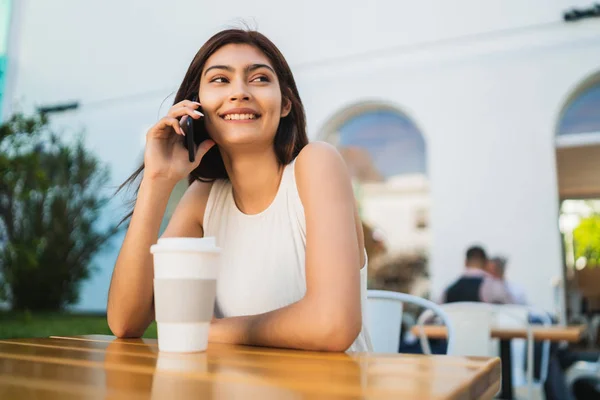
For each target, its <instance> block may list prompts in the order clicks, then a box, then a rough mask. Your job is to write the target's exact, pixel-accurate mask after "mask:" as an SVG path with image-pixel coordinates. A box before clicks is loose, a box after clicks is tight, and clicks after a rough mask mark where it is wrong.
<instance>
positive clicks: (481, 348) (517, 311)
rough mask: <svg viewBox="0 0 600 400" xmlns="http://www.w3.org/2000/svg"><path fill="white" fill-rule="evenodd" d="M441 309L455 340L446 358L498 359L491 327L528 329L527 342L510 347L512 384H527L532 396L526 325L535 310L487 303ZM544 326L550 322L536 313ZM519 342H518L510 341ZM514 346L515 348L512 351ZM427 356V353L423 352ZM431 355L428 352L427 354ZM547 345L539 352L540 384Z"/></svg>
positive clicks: (529, 339) (544, 373)
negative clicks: (525, 363)
mask: <svg viewBox="0 0 600 400" xmlns="http://www.w3.org/2000/svg"><path fill="white" fill-rule="evenodd" d="M441 307H442V309H443V310H444V311H445V312H446V314H447V315H448V316H449V317H450V319H451V320H452V324H453V325H454V329H455V335H456V340H455V342H454V347H453V350H452V352H448V354H449V355H463V356H488V357H489V356H497V355H498V350H497V349H498V345H497V343H498V341H497V340H492V338H491V329H492V328H493V327H504V328H524V329H526V330H527V340H526V341H525V342H521V343H523V344H524V345H523V346H513V349H511V351H512V353H513V365H512V367H513V381H516V383H517V384H522V383H524V382H523V381H524V380H525V381H526V382H527V383H528V386H529V390H530V393H531V390H532V386H531V384H532V383H533V332H532V329H531V325H530V323H529V315H530V313H531V312H534V311H536V310H534V309H532V308H530V307H527V306H522V305H513V304H510V305H508V304H507V305H496V304H486V303H471V302H464V303H460V302H459V303H449V304H443V305H442V306H441ZM537 315H539V316H540V319H541V320H542V323H543V324H544V325H550V324H551V319H550V317H548V315H547V314H544V313H538V314H537ZM430 316H431V313H430V312H427V311H426V312H424V313H423V314H421V316H419V318H418V320H417V325H422V324H423V323H424V322H425V321H426V320H427V319H428V318H430ZM426 342H427V339H426V337H424V336H422V337H421V343H422V345H423V346H422V347H423V349H424V350H428V348H429V347H428V345H426ZM513 342H518V340H513ZM515 347H516V348H515ZM426 353H427V352H426ZM429 353H430V352H429ZM525 359H526V360H527V371H526V377H525V376H523V370H522V365H523V361H524V360H525ZM548 359H549V342H545V343H544V345H543V349H542V363H541V364H542V365H541V377H540V378H541V379H540V381H541V382H544V381H545V379H546V376H547V372H548Z"/></svg>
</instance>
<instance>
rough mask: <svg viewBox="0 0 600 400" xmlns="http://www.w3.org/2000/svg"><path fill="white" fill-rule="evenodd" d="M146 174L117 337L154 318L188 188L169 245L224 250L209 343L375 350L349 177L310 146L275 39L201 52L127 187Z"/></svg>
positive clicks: (231, 37)
mask: <svg viewBox="0 0 600 400" xmlns="http://www.w3.org/2000/svg"><path fill="white" fill-rule="evenodd" d="M196 99H198V100H199V101H198V102H196V101H194V100H196ZM200 107H201V109H202V112H201V113H200V112H198V110H199V109H200ZM187 118H192V119H194V126H198V125H199V124H201V126H202V128H203V129H200V130H196V129H194V130H195V132H200V133H199V134H197V136H196V137H195V142H196V144H197V145H198V147H197V150H196V158H195V161H194V162H190V161H189V160H188V157H187V151H186V149H185V148H184V146H183V144H182V143H183V140H182V136H183V135H184V133H183V131H182V129H181V127H180V123H181V120H182V119H187ZM142 172H143V178H142V180H141V183H140V185H139V187H138V191H137V200H136V204H135V207H134V210H133V211H132V213H131V214H130V216H131V221H130V224H129V229H128V231H127V235H126V237H125V240H124V242H123V245H122V248H121V251H120V254H119V257H118V259H117V263H116V265H115V269H114V273H113V278H112V282H111V288H110V292H109V301H108V322H109V325H110V328H111V330H112V331H113V333H115V334H116V335H117V336H122V337H123V336H128V337H131V336H140V335H141V334H142V333H143V332H144V330H145V329H146V327H147V326H148V324H149V323H150V322H151V321H152V320H153V318H154V306H153V292H152V280H153V268H152V266H153V260H152V258H151V255H150V252H149V248H150V246H151V245H152V244H153V243H156V241H157V238H158V233H159V228H160V222H161V219H162V217H163V215H164V212H165V209H166V206H167V201H168V199H169V195H170V194H171V192H172V191H173V188H174V187H175V185H176V183H177V182H178V181H180V180H181V179H182V178H184V177H185V176H187V177H188V181H189V183H190V185H189V188H188V189H187V190H186V193H185V194H184V195H183V198H182V199H181V201H180V202H179V204H178V205H177V208H176V209H175V211H174V213H173V216H172V218H171V220H170V221H169V224H168V226H167V228H166V230H165V232H164V234H163V237H177V236H178V237H203V236H214V237H216V240H217V243H218V244H219V246H220V247H222V249H223V252H222V269H221V271H220V273H219V280H218V283H217V296H216V309H215V317H216V318H214V319H213V321H212V323H211V327H210V334H209V340H210V341H213V342H227V343H235V344H248V345H258V346H274V347H288V348H296V349H305V350H328V351H344V350H357V351H365V350H368V349H369V345H368V342H369V341H368V335H367V332H366V330H365V328H364V324H363V321H362V311H361V310H362V308H363V306H364V302H365V301H366V276H367V275H366V263H367V261H366V257H365V251H364V240H363V234H362V226H361V222H360V220H359V218H358V214H357V209H356V206H355V202H354V197H353V192H352V186H351V183H350V178H349V174H348V172H347V170H346V167H345V164H344V161H343V159H342V158H341V156H340V155H339V154H338V153H337V151H336V150H335V149H334V148H333V147H332V146H329V145H327V144H324V143H311V144H308V139H307V135H306V122H305V115H304V108H303V105H302V102H301V100H300V96H299V94H298V89H297V88H296V83H295V81H294V77H293V75H292V72H291V70H290V68H289V66H288V64H287V62H286V61H285V58H284V57H283V55H282V54H281V53H280V51H279V50H278V49H277V47H275V45H274V44H273V43H272V42H271V41H270V40H269V39H267V38H266V37H265V36H263V35H262V34H260V33H258V32H255V31H243V30H226V31H222V32H220V33H218V34H216V35H215V36H213V37H212V38H211V39H209V40H208V42H207V43H206V44H205V45H204V46H202V48H201V49H200V50H199V51H198V53H197V54H196V56H195V57H194V59H193V60H192V62H191V64H190V66H189V68H188V71H187V73H186V75H185V77H184V79H183V82H182V83H181V86H180V88H179V90H178V92H177V95H176V98H175V102H174V105H173V107H172V108H171V109H170V111H169V113H168V115H167V116H166V117H164V118H163V119H161V120H160V121H159V122H158V123H157V124H156V125H155V126H154V127H152V128H151V129H150V130H149V131H148V134H147V139H146V150H145V155H144V165H142V166H141V167H140V169H138V171H136V173H134V174H133V175H132V176H131V177H130V178H129V179H128V180H127V181H126V182H125V184H128V183H132V182H134V181H135V180H136V178H137V177H138V176H139V175H140V174H141V173H142ZM125 184H124V185H125Z"/></svg>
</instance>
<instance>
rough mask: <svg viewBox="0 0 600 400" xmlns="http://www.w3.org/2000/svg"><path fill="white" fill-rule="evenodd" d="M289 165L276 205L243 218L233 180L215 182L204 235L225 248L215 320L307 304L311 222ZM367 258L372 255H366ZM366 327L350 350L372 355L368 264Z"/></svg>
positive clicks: (363, 287)
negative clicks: (308, 223) (368, 323)
mask: <svg viewBox="0 0 600 400" xmlns="http://www.w3.org/2000/svg"><path fill="white" fill-rule="evenodd" d="M294 164H295V161H294V162H292V163H290V164H288V165H287V166H286V167H285V169H284V172H283V176H282V178H281V183H280V185H279V189H278V190H277V194H276V195H275V198H274V199H273V202H272V203H271V205H269V207H268V208H267V209H266V210H264V211H263V212H261V213H259V214H255V215H247V214H244V213H242V212H241V211H240V210H239V209H238V208H237V205H236V204H235V201H234V199H233V191H232V186H231V183H230V182H229V181H226V180H217V181H215V182H214V183H213V185H212V188H211V190H210V194H209V197H208V202H207V203H206V210H205V212H204V222H203V227H204V235H205V236H214V237H215V238H216V241H217V245H219V246H221V247H222V249H223V250H222V253H221V259H222V264H221V265H222V269H221V271H220V274H219V280H218V282H217V299H216V305H215V315H216V316H217V317H219V318H222V317H235V316H242V315H255V314H262V313H266V312H269V311H273V310H276V309H278V308H282V307H285V306H287V305H289V304H292V303H295V302H296V301H298V300H300V299H302V298H303V297H304V294H305V293H306V274H305V266H304V260H305V254H306V219H305V217H304V207H303V206H302V202H301V201H300V196H299V194H298V189H297V187H296V179H295V174H294ZM365 256H366V254H365ZM360 281H361V282H360V283H361V306H362V307H361V308H362V313H363V314H362V315H363V326H362V330H361V332H360V334H359V335H358V337H357V338H356V340H355V341H354V343H353V344H352V346H350V348H349V349H348V351H369V350H370V349H371V345H370V340H369V336H368V333H367V330H366V327H365V319H366V313H365V312H366V301H367V297H366V296H367V261H366V259H365V265H364V266H363V268H361V270H360Z"/></svg>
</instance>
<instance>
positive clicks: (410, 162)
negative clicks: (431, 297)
mask: <svg viewBox="0 0 600 400" xmlns="http://www.w3.org/2000/svg"><path fill="white" fill-rule="evenodd" d="M322 134H323V136H324V138H325V140H327V141H329V142H331V143H334V144H335V145H336V146H337V148H338V150H339V151H340V153H341V154H342V156H343V157H344V160H345V161H346V164H347V166H348V169H349V171H350V174H351V176H352V178H353V181H354V186H355V195H356V199H357V201H358V204H359V213H360V217H361V219H362V221H363V225H364V226H365V235H367V233H368V234H369V235H371V236H372V237H366V236H365V237H366V240H367V241H368V240H371V239H373V241H374V242H381V243H380V244H381V245H380V246H373V245H372V244H371V245H370V244H369V243H367V252H369V251H370V252H371V254H369V256H370V257H371V259H373V256H376V257H378V256H380V255H381V256H384V255H386V254H387V256H397V259H395V261H394V262H395V263H396V264H398V265H400V264H402V265H404V264H406V263H411V262H413V261H414V260H416V259H418V260H419V262H421V261H422V260H423V259H422V258H419V257H422V256H423V255H424V254H426V253H427V252H428V249H429V244H430V235H429V232H430V229H429V211H430V192H429V182H428V179H427V151H426V144H425V139H424V137H423V135H422V134H421V131H420V130H419V128H418V127H417V126H416V124H415V123H414V122H413V121H412V120H411V119H410V118H409V117H408V116H407V115H406V114H404V113H402V112H400V111H399V110H396V109H394V108H392V107H389V106H386V105H381V106H380V105H378V104H361V105H358V106H355V107H350V108H349V109H346V110H343V111H342V112H340V113H339V114H338V115H337V116H335V117H334V118H332V119H331V122H330V123H329V124H327V125H326V126H325V128H324V132H322ZM367 236H368V235H367ZM369 247H371V249H369ZM387 256H386V257H384V259H386V258H388V257H387ZM415 257H416V258H415ZM396 261H397V262H396ZM388 264H389V265H392V264H394V263H388ZM392 275H393V276H394V277H395V278H397V275H398V274H396V273H392ZM392 286H393V285H392ZM390 287H391V286H390Z"/></svg>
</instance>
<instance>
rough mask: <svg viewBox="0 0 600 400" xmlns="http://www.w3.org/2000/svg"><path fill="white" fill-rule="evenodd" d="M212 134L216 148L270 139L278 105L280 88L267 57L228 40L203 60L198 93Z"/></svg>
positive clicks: (280, 111)
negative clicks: (204, 62)
mask: <svg viewBox="0 0 600 400" xmlns="http://www.w3.org/2000/svg"><path fill="white" fill-rule="evenodd" d="M198 98H199V100H200V103H201V104H202V109H203V112H204V115H205V123H206V128H207V130H208V133H209V134H210V136H211V138H212V139H213V140H214V141H215V142H216V143H217V144H218V145H220V146H225V147H227V146H228V145H235V144H251V143H261V142H264V143H268V142H271V143H272V142H273V139H274V137H275V133H276V131H277V127H278V126H279V120H280V118H282V117H284V116H286V115H287V114H288V113H289V112H290V105H289V102H287V101H286V102H285V103H286V104H284V105H283V107H282V98H281V89H280V87H279V81H278V79H277V75H276V74H275V71H274V69H273V66H272V65H271V62H270V61H269V59H268V58H267V57H266V56H265V55H264V54H263V53H262V52H261V51H260V50H258V49H257V48H255V47H253V46H250V45H246V44H228V45H226V46H223V47H221V48H220V49H219V50H217V51H216V52H215V53H214V54H213V55H212V56H210V57H209V58H208V60H207V61H206V64H205V65H204V70H203V71H202V76H201V79H200V89H199V96H198Z"/></svg>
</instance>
